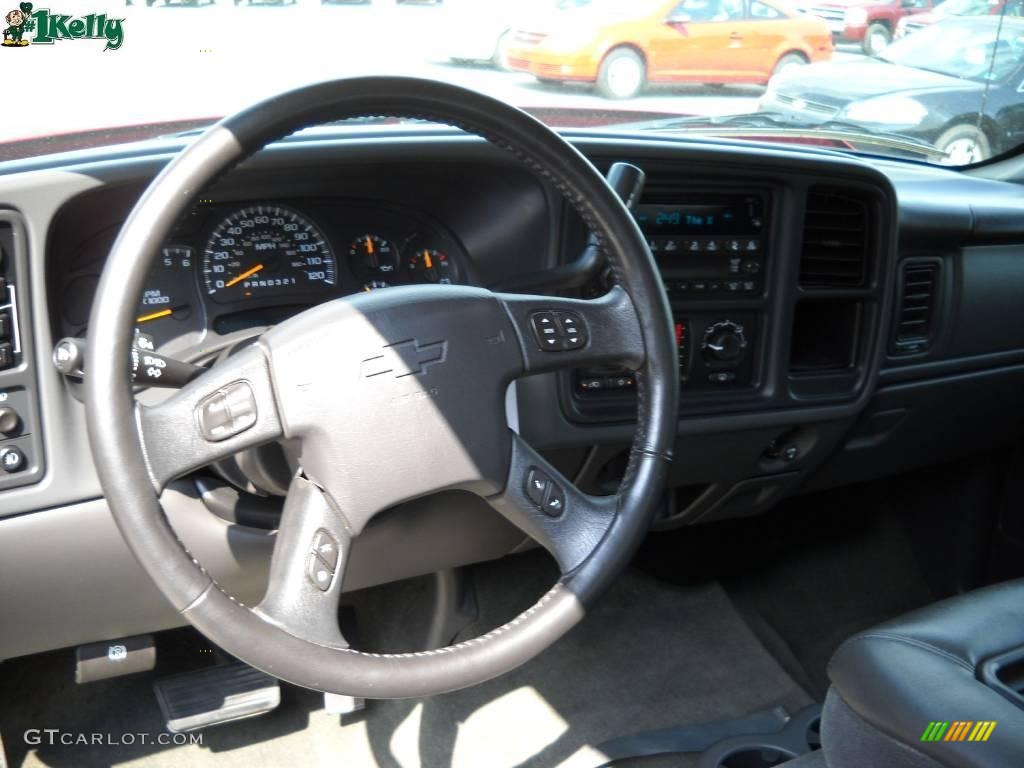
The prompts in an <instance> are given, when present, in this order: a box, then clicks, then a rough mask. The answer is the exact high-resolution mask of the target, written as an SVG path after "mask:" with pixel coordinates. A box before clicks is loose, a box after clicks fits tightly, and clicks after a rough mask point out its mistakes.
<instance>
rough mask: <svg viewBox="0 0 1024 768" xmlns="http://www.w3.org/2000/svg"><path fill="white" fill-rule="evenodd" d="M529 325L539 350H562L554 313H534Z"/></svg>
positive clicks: (559, 332)
mask: <svg viewBox="0 0 1024 768" xmlns="http://www.w3.org/2000/svg"><path fill="white" fill-rule="evenodd" d="M530 324H531V325H532V326H533V335H534V336H536V337H537V344H538V345H539V346H540V348H541V349H545V350H549V351H557V350H559V349H561V348H562V339H561V329H560V328H559V327H558V323H556V322H555V313H554V312H534V313H533V316H532V317H531V318H530Z"/></svg>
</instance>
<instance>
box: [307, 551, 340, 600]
mask: <svg viewBox="0 0 1024 768" xmlns="http://www.w3.org/2000/svg"><path fill="white" fill-rule="evenodd" d="M306 575H307V576H309V580H310V581H312V582H313V584H314V585H315V586H316V588H317V589H319V590H320V591H321V592H326V591H327V590H328V589H329V588H330V586H331V581H332V580H333V579H334V573H333V571H331V569H330V568H328V567H327V563H325V562H324V561H323V560H321V559H320V558H319V557H317V556H316V555H314V554H310V556H309V560H308V561H307V563H306Z"/></svg>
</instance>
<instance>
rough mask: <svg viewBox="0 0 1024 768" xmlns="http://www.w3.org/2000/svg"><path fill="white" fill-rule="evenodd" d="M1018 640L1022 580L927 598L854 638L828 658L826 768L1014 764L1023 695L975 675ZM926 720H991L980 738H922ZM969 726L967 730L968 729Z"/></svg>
mask: <svg viewBox="0 0 1024 768" xmlns="http://www.w3.org/2000/svg"><path fill="white" fill-rule="evenodd" d="M1022 646H1024V580H1020V581H1012V582H1007V583H1004V584H999V585H996V586H993V587H988V588H986V589H982V590H978V591H976V592H971V593H967V594H964V595H961V596H958V597H955V598H953V599H950V600H946V601H943V602H940V603H936V604H934V605H931V606H928V607H927V608H924V609H922V610H919V611H915V612H914V613H910V614H907V615H906V616H903V617H900V618H898V619H894V620H892V621H889V622H886V623H885V624H882V625H880V626H878V627H875V628H874V629H871V630H868V631H866V632H862V633H860V634H858V635H855V636H853V637H851V638H850V639H849V640H847V641H846V642H845V643H843V645H841V646H840V647H839V649H838V650H837V651H836V653H835V655H834V656H833V657H832V660H831V662H830V663H829V669H828V671H829V677H830V678H831V680H832V687H831V689H830V690H829V692H828V696H827V697H826V700H825V709H824V713H823V716H822V746H823V749H824V752H825V758H826V761H827V763H828V766H829V768H936V767H937V766H946V767H947V768H961V766H964V767H968V768H974V767H975V766H977V768H1004V766H1005V767H1007V768H1009V767H1010V766H1012V767H1013V768H1020V766H1024V702H1021V703H1019V704H1018V703H1014V702H1013V701H1011V700H1010V697H1009V696H1004V695H1003V694H1002V693H1000V692H999V691H997V690H996V689H994V688H992V687H989V686H988V685H986V684H985V683H984V682H982V681H981V680H980V679H979V675H980V667H981V665H982V664H983V663H984V662H985V661H986V660H988V659H991V658H992V657H994V656H998V655H1001V654H1004V653H1007V652H1010V651H1013V650H1015V649H1018V648H1021V647H1022ZM932 721H950V722H951V723H952V722H954V721H972V722H973V723H977V722H978V721H996V723H997V725H996V726H995V728H994V730H993V731H992V733H991V736H990V737H989V739H988V740H987V741H985V742H977V741H974V742H972V741H969V740H965V741H962V742H960V741H952V740H950V741H945V740H940V741H922V740H921V739H922V736H923V735H924V733H925V730H926V728H928V725H929V723H930V722H932ZM973 727H974V726H972V727H971V730H972V731H973Z"/></svg>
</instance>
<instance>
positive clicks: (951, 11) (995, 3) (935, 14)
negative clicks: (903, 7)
mask: <svg viewBox="0 0 1024 768" xmlns="http://www.w3.org/2000/svg"><path fill="white" fill-rule="evenodd" d="M1004 7H1005V8H1006V11H1005V15H1007V16H1024V0H944V2H942V3H941V4H939V5H937V6H935V9H934V10H932V11H929V12H928V13H915V14H913V15H912V16H904V17H903V18H902V19H900V22H899V24H897V25H896V38H897V39H899V38H901V37H906V36H907V35H909V34H910V33H911V32H916V31H918V30H919V29H923V28H924V27H927V26H928V25H929V24H934V23H935V22H937V21H942V19H948V18H949V17H950V16H986V15H993V14H999V13H1003V8H1004Z"/></svg>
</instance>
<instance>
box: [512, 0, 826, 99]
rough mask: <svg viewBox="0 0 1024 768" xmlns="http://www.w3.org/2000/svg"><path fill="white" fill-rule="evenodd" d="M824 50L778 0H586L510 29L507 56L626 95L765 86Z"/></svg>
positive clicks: (819, 35) (809, 24) (532, 69)
mask: <svg viewBox="0 0 1024 768" xmlns="http://www.w3.org/2000/svg"><path fill="white" fill-rule="evenodd" d="M555 17H557V18H555ZM832 51H833V45H832V37H831V35H830V33H829V30H828V27H827V26H826V25H825V24H824V22H822V21H821V20H819V19H813V18H803V17H801V16H800V14H799V13H797V12H796V11H795V10H794V9H792V8H791V7H789V6H787V5H784V4H782V3H780V2H778V0H682V2H680V0H667V2H666V0H646V2H644V0H641V2H639V3H638V4H633V3H621V2H617V0H594V1H593V2H589V3H579V2H577V3H575V4H574V5H572V6H571V7H567V8H564V9H563V10H562V11H561V13H559V14H549V15H548V22H547V24H546V25H537V26H533V27H528V28H523V29H517V30H516V32H515V35H514V36H513V40H512V42H511V44H510V45H509V50H508V63H509V66H510V68H512V69H514V70H519V71H522V72H529V73H530V74H532V75H534V76H536V77H537V78H538V79H539V80H541V81H549V82H570V81H576V82H585V83H595V84H596V85H597V89H598V91H599V92H600V93H601V95H602V96H604V97H606V98H610V99H627V98H631V97H633V96H636V95H637V94H638V93H640V92H641V91H642V90H643V89H644V87H645V86H646V85H647V84H648V83H677V82H696V83H714V84H720V83H766V82H767V81H768V80H769V79H770V78H771V76H772V75H773V74H776V73H778V72H781V71H782V70H784V69H787V68H789V67H794V66H798V65H802V64H808V63H810V62H817V61H825V60H827V59H829V58H831V56H832Z"/></svg>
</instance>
